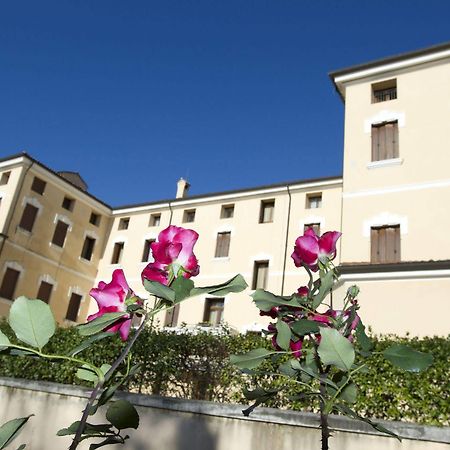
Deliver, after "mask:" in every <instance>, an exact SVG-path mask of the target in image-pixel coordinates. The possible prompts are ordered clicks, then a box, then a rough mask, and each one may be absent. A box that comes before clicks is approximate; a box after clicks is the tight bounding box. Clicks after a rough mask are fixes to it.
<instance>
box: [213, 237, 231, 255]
mask: <svg viewBox="0 0 450 450" xmlns="http://www.w3.org/2000/svg"><path fill="white" fill-rule="evenodd" d="M230 237H231V233H230V232H226V233H218V234H217V242H216V253H215V257H216V258H220V257H226V256H228V255H229V251H230Z"/></svg>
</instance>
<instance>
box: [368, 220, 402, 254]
mask: <svg viewBox="0 0 450 450" xmlns="http://www.w3.org/2000/svg"><path fill="white" fill-rule="evenodd" d="M370 241H371V250H370V254H371V257H370V261H371V262H373V263H395V262H399V261H400V226H399V225H394V226H386V227H375V228H372V230H371V237H370Z"/></svg>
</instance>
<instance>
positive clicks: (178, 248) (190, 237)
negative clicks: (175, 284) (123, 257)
mask: <svg viewBox="0 0 450 450" xmlns="http://www.w3.org/2000/svg"><path fill="white" fill-rule="evenodd" d="M197 239H198V234H197V233H196V232H195V231H194V230H187V229H185V228H182V227H177V226H175V225H170V226H169V227H167V228H166V229H165V230H163V231H161V233H159V236H158V242H153V243H152V244H151V250H152V254H153V258H154V260H155V261H154V262H151V263H150V264H148V265H147V267H146V268H145V269H144V270H143V271H142V279H143V280H144V279H146V280H151V281H158V282H159V283H162V284H165V285H167V284H168V283H169V279H170V278H171V275H173V276H174V277H175V278H176V277H177V276H178V275H179V273H180V272H181V273H182V274H183V277H184V278H190V277H194V276H196V275H198V273H199V271H200V266H199V265H198V260H197V258H196V257H195V255H194V253H193V248H194V245H195V243H196V242H197Z"/></svg>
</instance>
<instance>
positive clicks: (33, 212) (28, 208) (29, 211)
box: [19, 203, 38, 232]
mask: <svg viewBox="0 0 450 450" xmlns="http://www.w3.org/2000/svg"><path fill="white" fill-rule="evenodd" d="M37 213H38V209H37V208H36V206H33V205H31V204H30V203H27V204H26V205H25V209H24V210H23V214H22V218H21V219H20V223H19V227H20V228H23V229H24V230H27V231H30V232H31V231H32V230H33V226H34V222H35V220H36V216H37Z"/></svg>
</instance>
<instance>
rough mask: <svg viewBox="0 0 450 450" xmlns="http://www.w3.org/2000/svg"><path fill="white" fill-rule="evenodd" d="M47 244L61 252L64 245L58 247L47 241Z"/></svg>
mask: <svg viewBox="0 0 450 450" xmlns="http://www.w3.org/2000/svg"><path fill="white" fill-rule="evenodd" d="M48 246H49V247H50V248H52V249H54V250H56V251H57V252H62V251H63V250H64V246H63V247H60V246H59V245H56V244H54V243H53V242H49V243H48Z"/></svg>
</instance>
